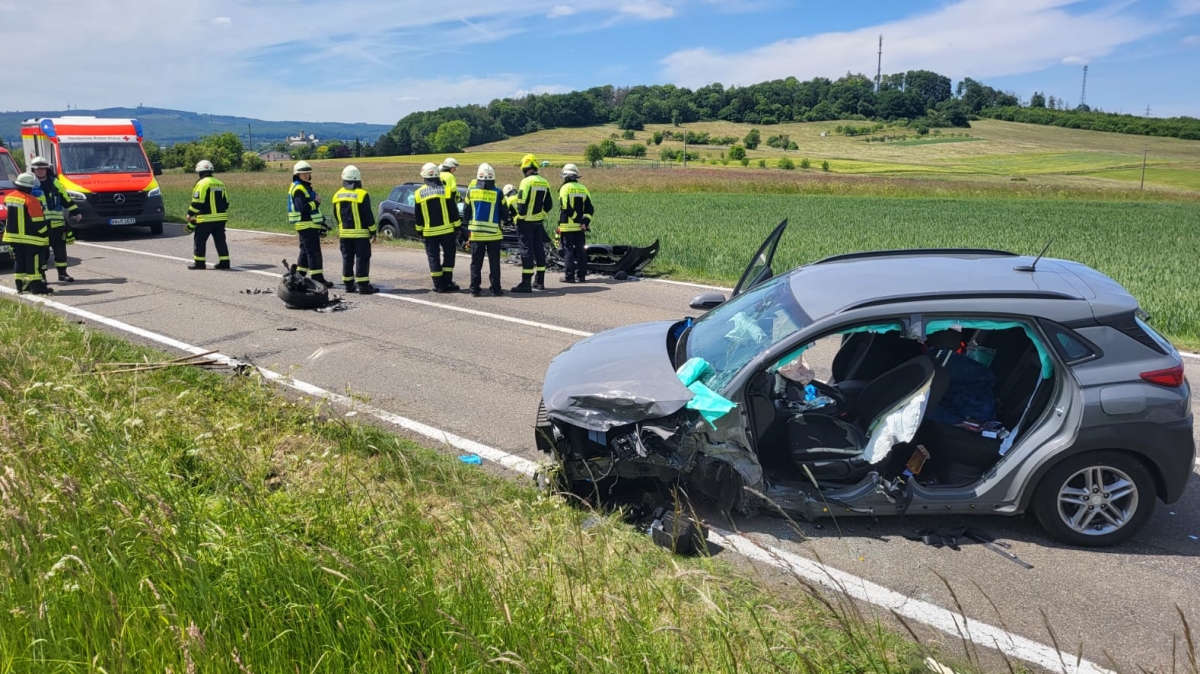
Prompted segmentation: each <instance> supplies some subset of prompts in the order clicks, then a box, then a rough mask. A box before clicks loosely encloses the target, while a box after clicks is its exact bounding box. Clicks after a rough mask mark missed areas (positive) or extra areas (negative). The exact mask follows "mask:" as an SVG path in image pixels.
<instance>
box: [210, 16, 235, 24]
mask: <svg viewBox="0 0 1200 674" xmlns="http://www.w3.org/2000/svg"><path fill="white" fill-rule="evenodd" d="M212 22H213V23H215V24H217V25H218V26H227V25H229V24H231V23H233V19H231V18H229V17H227V16H218V17H217V18H215V19H213V20H212Z"/></svg>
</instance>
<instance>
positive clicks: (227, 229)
mask: <svg viewBox="0 0 1200 674" xmlns="http://www.w3.org/2000/svg"><path fill="white" fill-rule="evenodd" d="M172 224H175V223H172ZM182 226H183V225H180V227H182ZM225 231H227V232H247V233H250V234H267V235H269V236H286V237H290V238H295V236H296V235H295V234H286V233H284V232H268V231H265V230H261V229H238V228H237V227H226V228H225Z"/></svg>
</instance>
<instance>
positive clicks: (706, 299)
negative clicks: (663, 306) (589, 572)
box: [688, 293, 725, 311]
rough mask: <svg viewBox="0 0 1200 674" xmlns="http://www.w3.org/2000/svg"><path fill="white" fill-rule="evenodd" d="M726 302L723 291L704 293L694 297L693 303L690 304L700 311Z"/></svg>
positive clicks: (714, 307)
mask: <svg viewBox="0 0 1200 674" xmlns="http://www.w3.org/2000/svg"><path fill="white" fill-rule="evenodd" d="M724 303H725V296H724V295H722V294H721V293H702V294H700V295H696V296H695V297H693V298H692V302H691V304H689V305H688V306H690V307H691V308H693V309H699V310H700V311H708V310H709V309H716V308H717V307H719V306H721V305H722V304H724Z"/></svg>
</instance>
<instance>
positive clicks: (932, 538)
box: [905, 527, 1033, 569]
mask: <svg viewBox="0 0 1200 674" xmlns="http://www.w3.org/2000/svg"><path fill="white" fill-rule="evenodd" d="M905 538H907V539H908V540H910V541H920V542H922V543H924V544H925V545H928V546H931V547H935V548H942V547H946V548H950V549H951V550H954V551H956V552H957V551H958V550H960V549H961V548H960V547H959V544H960V543H961V542H962V541H964V540H967V541H974V542H976V543H979V544H980V545H982V546H983V547H985V548H987V549H988V550H991V551H992V552H994V553H996V554H997V555H1000V556H1001V557H1003V558H1005V559H1007V560H1008V561H1010V562H1012V563H1013V564H1016V565H1018V566H1020V567H1022V568H1025V569H1032V568H1033V565H1032V564H1030V563H1029V562H1026V561H1025V560H1023V559H1021V558H1020V557H1018V556H1016V555H1014V554H1013V553H1012V552H1009V548H1011V547H1012V546H1011V545H1009V544H1008V543H1004V542H1002V541H998V540H996V538H995V536H992V535H991V534H989V533H987V532H986V531H982V530H979V529H968V528H966V527H958V528H956V529H922V530H921V531H918V532H917V534H916V535H915V536H905Z"/></svg>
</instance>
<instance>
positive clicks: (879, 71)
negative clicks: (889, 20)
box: [875, 33, 883, 91]
mask: <svg viewBox="0 0 1200 674" xmlns="http://www.w3.org/2000/svg"><path fill="white" fill-rule="evenodd" d="M882 81H883V33H880V34H879V60H878V61H877V62H876V64H875V91H879V84H880V83H881V82H882Z"/></svg>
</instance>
